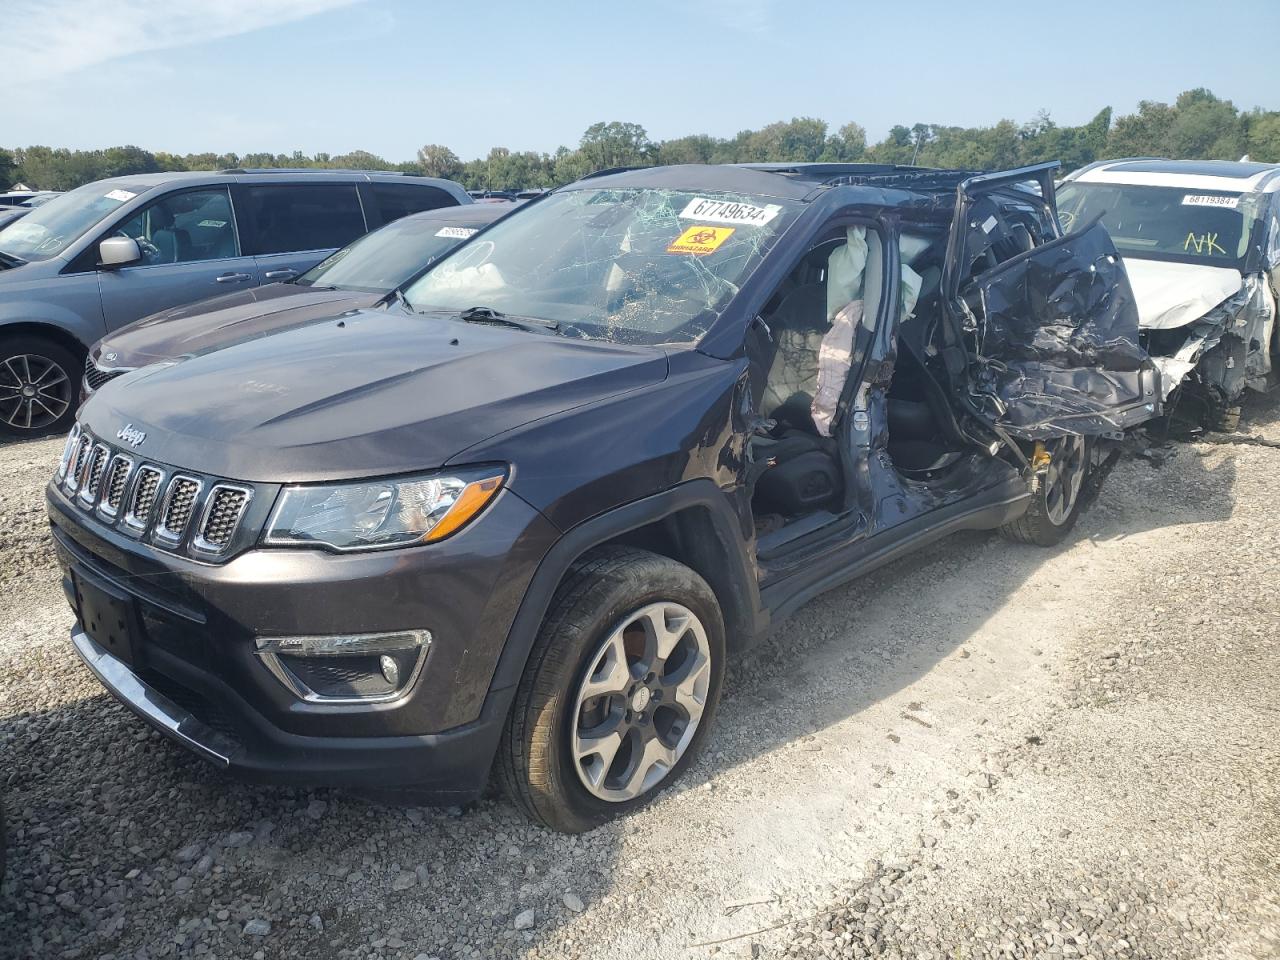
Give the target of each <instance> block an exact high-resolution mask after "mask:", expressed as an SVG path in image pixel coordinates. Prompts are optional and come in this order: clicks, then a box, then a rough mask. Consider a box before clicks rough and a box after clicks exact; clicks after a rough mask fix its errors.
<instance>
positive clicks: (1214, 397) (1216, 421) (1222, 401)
mask: <svg viewBox="0 0 1280 960" xmlns="http://www.w3.org/2000/svg"><path fill="white" fill-rule="evenodd" d="M1241 409H1242V405H1241V404H1239V403H1229V402H1228V401H1227V400H1226V398H1225V397H1223V395H1222V394H1221V393H1219V392H1218V391H1217V390H1215V389H1212V388H1211V389H1210V390H1209V395H1208V398H1207V400H1206V401H1205V413H1204V424H1203V425H1204V428H1205V429H1206V430H1214V431H1216V432H1218V433H1235V432H1236V431H1237V430H1239V429H1240V413H1241Z"/></svg>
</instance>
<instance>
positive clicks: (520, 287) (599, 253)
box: [406, 189, 800, 344]
mask: <svg viewBox="0 0 1280 960" xmlns="http://www.w3.org/2000/svg"><path fill="white" fill-rule="evenodd" d="M799 206H800V205H799V204H797V203H795V202H792V201H786V200H778V199H775V198H771V197H757V196H744V195H741V194H705V193H704V194H698V193H692V192H684V191H674V190H656V189H630V190H618V189H613V190H573V191H569V192H566V193H562V194H557V195H555V196H552V197H549V198H547V199H546V200H543V201H541V202H539V203H538V204H537V205H536V206H534V207H532V208H531V209H529V210H528V211H526V212H524V213H522V214H521V215H520V216H519V217H513V218H512V219H510V220H509V221H507V222H505V223H500V224H498V225H496V226H495V227H494V228H493V229H492V230H490V231H488V232H487V233H486V234H485V235H484V236H482V237H479V238H477V239H476V240H475V241H474V242H472V243H470V244H467V245H466V246H464V247H462V248H461V249H460V250H459V251H458V252H457V253H456V254H454V255H453V256H451V257H449V258H447V259H446V260H444V261H442V262H441V263H440V265H439V266H438V267H436V268H435V269H433V270H432V271H431V272H429V273H428V274H427V275H426V276H424V277H423V278H422V279H421V280H419V281H418V282H417V283H415V284H413V285H412V286H411V287H409V289H408V290H407V291H406V299H407V300H408V301H409V303H410V304H411V305H412V307H413V308H414V309H415V310H420V311H423V312H432V311H450V312H453V311H462V310H467V309H469V308H472V307H483V308H488V309H491V310H494V311H498V312H499V313H501V314H505V315H508V316H510V317H513V318H526V319H530V320H534V321H542V322H543V323H544V324H548V323H549V324H555V325H556V329H557V330H558V332H559V333H561V334H562V335H564V336H570V337H581V338H587V339H595V340H610V341H613V342H615V343H637V344H658V343H693V342H695V341H697V340H698V339H699V338H700V337H701V336H702V335H703V334H704V333H706V331H707V330H708V329H709V328H710V326H711V324H712V323H713V322H714V320H715V318H716V316H717V315H718V314H719V313H720V312H721V311H722V310H723V309H724V307H725V306H726V305H727V304H728V303H729V301H730V300H732V299H733V297H734V295H735V294H737V292H738V289H739V287H740V285H741V284H742V282H743V281H744V280H745V279H746V277H747V276H749V275H750V273H751V271H752V270H753V269H754V268H755V266H756V264H757V263H759V261H760V258H761V257H762V255H763V254H764V253H765V252H767V250H768V249H769V247H771V246H772V244H773V242H774V240H775V239H776V238H777V237H778V236H779V235H780V234H781V232H782V230H783V229H784V228H785V226H786V225H787V224H789V223H790V222H791V221H792V220H793V219H794V217H795V214H796V212H797V211H798V209H799Z"/></svg>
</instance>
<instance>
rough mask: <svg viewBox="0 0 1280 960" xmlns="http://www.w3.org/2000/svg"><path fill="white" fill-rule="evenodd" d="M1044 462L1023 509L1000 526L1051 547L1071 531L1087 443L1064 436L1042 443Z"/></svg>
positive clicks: (1078, 503)
mask: <svg viewBox="0 0 1280 960" xmlns="http://www.w3.org/2000/svg"><path fill="white" fill-rule="evenodd" d="M1045 447H1046V450H1047V451H1048V453H1049V463H1048V465H1047V466H1046V467H1045V468H1044V469H1043V470H1042V471H1041V472H1040V473H1039V474H1038V475H1037V477H1036V479H1035V490H1034V491H1033V492H1032V497H1031V505H1030V506H1029V507H1027V512H1026V513H1024V514H1023V515H1022V516H1020V517H1019V518H1018V519H1017V520H1014V521H1013V522H1011V523H1006V524H1005V525H1004V526H1003V527H1001V528H1000V533H1001V534H1002V535H1003V536H1005V537H1007V538H1008V539H1010V540H1016V541H1017V542H1019V543H1033V544H1035V545H1037V546H1041V547H1053V546H1056V545H1057V544H1059V543H1061V542H1062V540H1063V538H1065V537H1066V535H1067V534H1068V533H1070V532H1071V528H1072V527H1074V526H1075V525H1076V520H1078V519H1079V517H1080V510H1081V508H1082V507H1083V506H1084V491H1085V480H1086V479H1088V476H1089V469H1090V464H1091V461H1090V454H1091V452H1092V451H1091V450H1090V443H1089V441H1088V440H1087V439H1086V438H1085V437H1081V436H1075V435H1072V436H1067V437H1062V438H1061V439H1058V440H1053V441H1050V442H1049V443H1047V444H1046V445H1045Z"/></svg>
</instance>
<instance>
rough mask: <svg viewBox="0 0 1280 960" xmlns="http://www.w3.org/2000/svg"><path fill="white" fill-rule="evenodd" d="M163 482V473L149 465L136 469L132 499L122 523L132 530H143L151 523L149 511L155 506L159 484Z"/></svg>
mask: <svg viewBox="0 0 1280 960" xmlns="http://www.w3.org/2000/svg"><path fill="white" fill-rule="evenodd" d="M163 482H164V471H163V470H161V469H160V468H159V467H154V466H152V465H151V464H149V463H148V464H145V465H144V466H141V467H139V468H138V479H137V481H136V482H135V483H134V487H133V497H132V498H131V499H130V500H129V509H128V510H126V511H125V514H124V522H125V525H126V526H128V527H131V528H133V529H134V530H145V529H146V527H147V524H148V523H150V522H151V511H152V510H153V509H154V508H155V505H156V495H157V494H158V493H159V492H160V484H161V483H163Z"/></svg>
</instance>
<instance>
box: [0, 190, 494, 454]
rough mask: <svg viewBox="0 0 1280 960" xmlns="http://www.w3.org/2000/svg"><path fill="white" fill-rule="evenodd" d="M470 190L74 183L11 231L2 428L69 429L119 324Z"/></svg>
mask: <svg viewBox="0 0 1280 960" xmlns="http://www.w3.org/2000/svg"><path fill="white" fill-rule="evenodd" d="M470 202H471V198H470V197H469V196H467V192H466V191H465V190H464V189H463V188H462V187H461V186H460V185H459V184H456V183H453V182H452V181H449V180H438V179H434V178H429V177H410V176H403V175H400V174H396V173H378V172H368V173H365V172H358V171H344V170H223V171H221V172H217V173H212V172H206V173H156V174H140V175H137V176H125V177H116V178H113V179H110V180H99V181H97V182H95V183H90V184H86V185H85V186H83V187H79V188H78V189H75V190H72V191H70V192H69V193H66V194H63V195H62V196H60V197H58V198H56V199H54V200H51V201H50V202H49V203H46V204H44V205H43V206H41V207H38V208H37V209H35V210H33V211H32V212H31V213H30V214H28V215H27V216H25V217H23V218H22V219H21V220H18V221H17V222H15V223H13V224H11V225H9V226H8V227H6V228H4V229H3V230H0V435H8V436H35V435H39V434H44V433H53V432H57V431H60V430H65V429H67V427H68V425H69V423H70V421H71V419H72V417H73V415H74V413H75V406H76V398H77V395H78V393H79V387H80V367H81V366H82V365H83V364H84V358H85V353H86V351H87V349H88V347H89V345H90V344H92V343H94V342H95V341H96V340H98V339H100V338H101V337H103V336H104V335H106V334H107V333H109V332H111V331H112V330H115V329H117V328H119V327H122V326H124V325H125V324H127V323H131V322H133V321H134V320H137V319H140V318H141V317H145V316H149V315H150V314H153V313H156V312H158V311H160V310H166V309H169V308H170V307H176V306H180V305H182V304H186V303H192V302H194V301H196V300H203V299H205V298H206V297H212V296H214V295H216V294H222V293H228V292H231V291H233V290H238V289H245V288H248V287H254V286H258V285H260V284H264V283H272V282H276V281H281V280H288V279H291V278H293V277H295V276H298V275H299V274H301V273H303V272H305V271H306V270H308V269H310V268H311V267H313V266H315V264H317V263H319V262H320V261H321V260H323V259H324V258H325V257H327V256H328V255H329V254H331V253H332V252H333V251H334V250H336V249H338V248H339V247H342V246H345V245H346V244H347V243H349V242H351V241H352V240H354V239H355V238H356V237H359V236H361V235H362V234H364V233H366V232H368V231H369V230H372V229H374V228H375V227H378V226H381V225H382V224H384V223H390V222H391V221H392V220H396V219H399V218H400V217H402V216H404V215H406V214H409V213H416V212H418V211H421V210H431V209H435V208H437V207H444V206H452V205H455V204H461V203H470Z"/></svg>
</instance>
